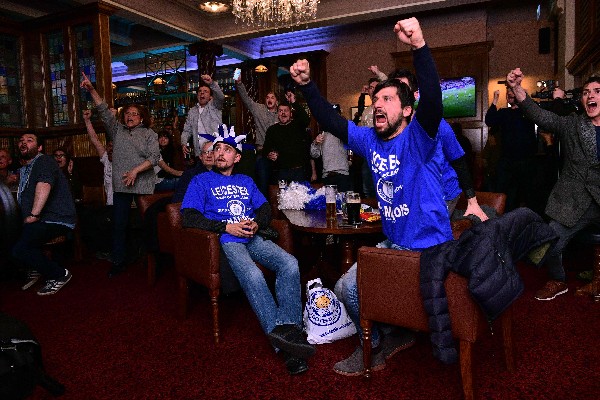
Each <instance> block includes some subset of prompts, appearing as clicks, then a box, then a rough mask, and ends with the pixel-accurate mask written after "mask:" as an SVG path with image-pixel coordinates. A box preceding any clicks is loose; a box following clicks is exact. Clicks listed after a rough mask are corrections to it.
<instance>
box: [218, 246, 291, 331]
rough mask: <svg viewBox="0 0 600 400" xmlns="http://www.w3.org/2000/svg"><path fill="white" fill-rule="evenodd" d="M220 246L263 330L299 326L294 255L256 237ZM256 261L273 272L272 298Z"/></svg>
mask: <svg viewBox="0 0 600 400" xmlns="http://www.w3.org/2000/svg"><path fill="white" fill-rule="evenodd" d="M221 247H222V249H223V252H224V253H225V255H226V256H227V260H228V261H229V265H230V266H231V269H232V270H233V273H234V274H235V276H236V277H237V278H238V280H239V281H240V285H241V286H242V290H243V291H244V293H246V297H247V298H248V302H249V303H250V306H251V307H252V310H253V311H254V313H255V314H256V316H257V317H258V321H259V322H260V326H261V327H262V330H263V331H264V332H265V333H269V332H271V331H272V330H273V328H275V326H277V325H284V324H294V325H297V326H298V327H300V326H301V323H302V301H301V299H300V271H299V269H298V261H297V260H296V259H295V258H294V256H292V255H291V254H289V253H287V252H285V251H284V250H283V249H282V248H281V247H279V246H277V245H276V244H275V243H273V242H271V241H270V240H265V239H263V238H262V237H260V236H258V235H255V236H254V237H253V238H252V239H250V241H249V242H248V243H234V242H229V243H223V244H222V245H221ZM255 261H256V262H259V263H260V264H261V265H263V266H264V267H265V268H268V269H269V270H271V271H273V272H275V299H274V298H273V294H272V293H271V291H270V290H269V287H268V286H267V282H266V281H265V277H264V275H263V273H262V271H261V270H260V269H259V268H258V267H257V266H256V264H255V263H254V262H255Z"/></svg>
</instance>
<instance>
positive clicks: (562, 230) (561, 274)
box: [546, 201, 600, 282]
mask: <svg viewBox="0 0 600 400" xmlns="http://www.w3.org/2000/svg"><path fill="white" fill-rule="evenodd" d="M598 222H600V206H598V205H597V204H596V202H595V201H592V204H591V205H590V206H589V207H588V209H587V210H586V211H585V213H584V214H583V215H582V216H581V218H579V221H577V223H575V225H573V226H572V227H571V228H569V227H567V226H565V225H563V224H561V223H559V222H557V221H555V220H551V221H550V227H551V228H552V229H554V232H556V234H557V235H558V242H556V245H555V246H554V248H552V249H551V250H550V253H548V261H547V262H546V266H547V267H548V277H549V278H550V279H551V280H555V281H561V282H564V281H565V269H564V267H563V265H562V252H563V250H564V249H565V247H567V245H568V244H569V242H570V241H571V239H572V238H573V236H575V235H576V234H577V232H579V231H581V230H582V229H584V228H585V227H587V226H589V225H591V224H593V223H598Z"/></svg>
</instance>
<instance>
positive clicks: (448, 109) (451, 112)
mask: <svg viewBox="0 0 600 400" xmlns="http://www.w3.org/2000/svg"><path fill="white" fill-rule="evenodd" d="M440 86H441V87H442V104H443V105H444V118H460V117H474V116H476V115H477V102H476V100H475V78H473V77H472V76H464V77H462V78H451V79H440ZM418 104H419V99H418V98H417V99H416V100H415V108H416V107H417V106H418Z"/></svg>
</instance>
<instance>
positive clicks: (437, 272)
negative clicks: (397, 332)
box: [420, 208, 557, 363]
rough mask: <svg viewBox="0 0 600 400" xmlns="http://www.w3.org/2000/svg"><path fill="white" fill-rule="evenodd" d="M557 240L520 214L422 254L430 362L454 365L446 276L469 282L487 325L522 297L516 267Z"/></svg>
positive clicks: (527, 213) (493, 221)
mask: <svg viewBox="0 0 600 400" xmlns="http://www.w3.org/2000/svg"><path fill="white" fill-rule="evenodd" d="M556 239H557V236H556V234H555V232H554V230H553V229H552V228H550V226H548V225H547V224H546V223H545V222H544V221H543V220H542V219H541V218H540V217H539V216H538V215H537V214H536V213H534V212H533V211H531V210H530V209H528V208H519V209H516V210H514V211H511V212H509V213H506V214H504V215H503V216H501V217H499V218H496V219H490V220H488V221H486V222H484V223H481V224H479V225H476V226H474V227H472V228H470V229H468V230H466V231H465V232H464V233H463V234H462V235H461V236H460V238H459V239H458V240H453V241H449V242H446V243H442V244H439V245H437V246H433V247H430V248H429V249H426V250H425V251H423V252H422V253H421V272H420V281H421V284H420V286H421V294H422V296H423V301H424V307H425V310H426V312H427V314H428V315H429V328H430V330H431V341H432V345H433V352H434V356H435V357H436V358H438V359H439V360H440V361H442V362H444V363H454V362H456V361H457V359H458V355H457V352H456V349H455V348H454V341H453V339H452V331H451V327H450V315H449V313H448V303H447V299H446V290H445V288H444V281H445V280H446V276H447V275H448V272H449V271H453V272H456V273H457V274H459V275H462V276H464V277H466V278H467V279H468V288H469V291H470V292H471V295H472V296H473V299H474V300H475V302H476V303H477V304H478V305H479V306H480V307H481V309H482V311H483V313H484V314H485V316H486V318H487V319H488V321H490V322H491V321H493V320H494V319H496V318H498V317H499V316H500V314H501V313H502V312H503V311H504V310H506V308H508V307H509V306H510V305H511V304H512V303H513V302H514V301H515V300H516V299H517V298H518V297H519V295H521V293H522V292H523V281H522V280H521V277H520V276H519V273H518V271H517V269H516V267H515V263H516V261H518V260H521V259H523V258H524V257H525V256H526V255H527V254H528V253H529V252H530V251H531V250H534V249H536V248H539V247H540V246H541V245H543V244H545V243H548V242H550V243H551V244H554V243H555V242H556ZM547 253H548V252H547V251H546V253H545V254H547ZM542 261H543V260H539V262H538V263H537V265H541V264H542Z"/></svg>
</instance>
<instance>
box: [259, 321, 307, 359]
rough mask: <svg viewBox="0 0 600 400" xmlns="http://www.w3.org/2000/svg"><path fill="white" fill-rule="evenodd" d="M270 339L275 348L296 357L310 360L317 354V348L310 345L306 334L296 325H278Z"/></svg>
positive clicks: (270, 334)
mask: <svg viewBox="0 0 600 400" xmlns="http://www.w3.org/2000/svg"><path fill="white" fill-rule="evenodd" d="M269 339H270V341H271V344H272V345H273V346H274V347H277V348H278V349H280V350H283V351H286V352H288V353H290V354H291V355H292V356H294V357H298V358H304V359H306V358H309V357H312V356H313V355H314V354H315V346H313V345H312V344H310V343H308V342H307V341H306V338H305V337H304V334H303V333H302V331H301V330H300V329H298V327H296V325H293V324H286V325H277V326H276V327H275V328H274V329H273V330H272V331H271V333H269Z"/></svg>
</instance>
